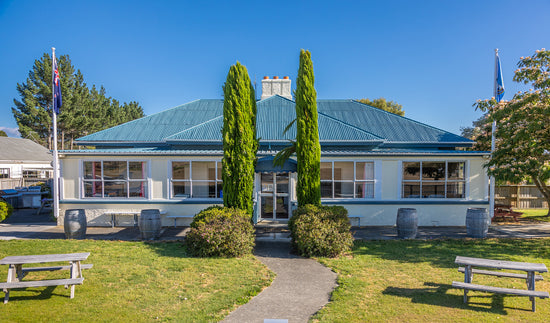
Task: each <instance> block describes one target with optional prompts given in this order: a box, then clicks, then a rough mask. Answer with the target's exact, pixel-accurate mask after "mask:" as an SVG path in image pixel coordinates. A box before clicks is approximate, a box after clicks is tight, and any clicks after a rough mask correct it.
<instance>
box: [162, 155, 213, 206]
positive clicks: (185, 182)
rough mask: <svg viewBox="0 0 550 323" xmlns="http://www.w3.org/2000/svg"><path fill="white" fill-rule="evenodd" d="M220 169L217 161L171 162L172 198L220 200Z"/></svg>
mask: <svg viewBox="0 0 550 323" xmlns="http://www.w3.org/2000/svg"><path fill="white" fill-rule="evenodd" d="M221 167H222V163H221V162H217V161H174V162H172V179H171V181H172V197H191V198H221V197H222V169H221Z"/></svg>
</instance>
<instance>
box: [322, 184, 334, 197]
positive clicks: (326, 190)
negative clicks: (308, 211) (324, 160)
mask: <svg viewBox="0 0 550 323" xmlns="http://www.w3.org/2000/svg"><path fill="white" fill-rule="evenodd" d="M321 198H328V199H331V198H332V182H321Z"/></svg>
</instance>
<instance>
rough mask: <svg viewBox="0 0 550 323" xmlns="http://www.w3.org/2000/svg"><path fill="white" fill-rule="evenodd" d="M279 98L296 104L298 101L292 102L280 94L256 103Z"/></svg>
mask: <svg viewBox="0 0 550 323" xmlns="http://www.w3.org/2000/svg"><path fill="white" fill-rule="evenodd" d="M277 97H279V98H281V99H283V100H287V101H290V102H292V103H296V101H294V100H291V99H289V98H285V97H284V96H281V95H279V94H274V95H272V96H270V97H268V98H265V99H263V100H261V99H260V100H258V101H256V102H262V101H267V100H270V99H274V98H277Z"/></svg>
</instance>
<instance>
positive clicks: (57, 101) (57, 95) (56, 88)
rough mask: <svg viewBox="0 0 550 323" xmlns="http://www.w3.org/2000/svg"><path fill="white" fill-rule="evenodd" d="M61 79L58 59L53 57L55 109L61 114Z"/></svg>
mask: <svg viewBox="0 0 550 323" xmlns="http://www.w3.org/2000/svg"><path fill="white" fill-rule="evenodd" d="M61 104H62V101H61V80H60V79H59V71H58V70H57V60H56V59H55V57H54V59H53V111H55V113H56V114H59V108H61Z"/></svg>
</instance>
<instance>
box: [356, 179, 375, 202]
mask: <svg viewBox="0 0 550 323" xmlns="http://www.w3.org/2000/svg"><path fill="white" fill-rule="evenodd" d="M373 197H374V183H373V182H356V183H355V198H358V199H364V198H373Z"/></svg>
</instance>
